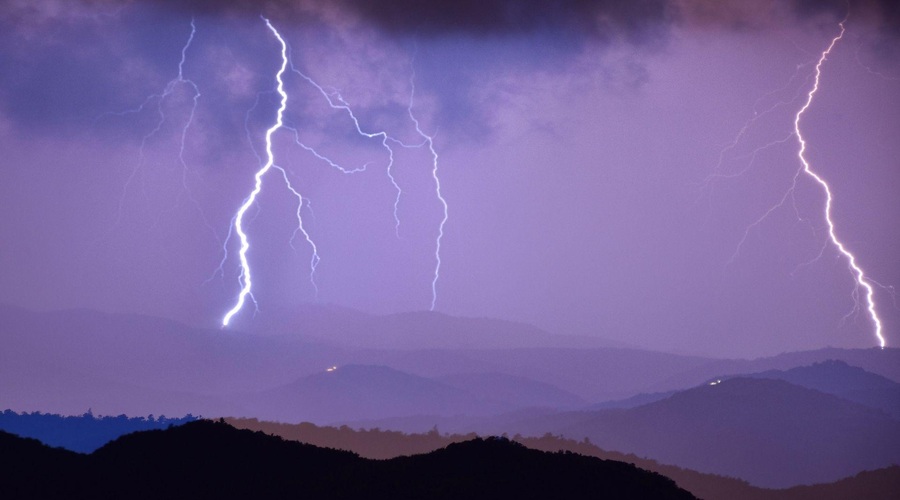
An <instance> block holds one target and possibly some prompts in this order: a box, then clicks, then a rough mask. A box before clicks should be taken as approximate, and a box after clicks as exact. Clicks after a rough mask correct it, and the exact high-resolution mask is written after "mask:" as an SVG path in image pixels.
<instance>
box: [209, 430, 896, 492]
mask: <svg viewBox="0 0 900 500" xmlns="http://www.w3.org/2000/svg"><path fill="white" fill-rule="evenodd" d="M226 421H227V422H228V423H229V424H231V425H233V426H235V427H237V428H240V429H250V430H254V431H263V432H265V433H267V434H274V435H277V436H280V437H283V438H284V439H289V440H293V441H300V442H304V443H310V444H315V445H316V446H322V447H328V448H338V449H343V450H349V451H353V452H355V453H359V454H360V455H361V456H363V457H367V458H378V459H387V458H393V457H397V456H400V455H413V454H422V453H427V452H430V451H433V450H436V449H439V448H443V447H445V446H447V445H449V444H451V443H457V442H462V441H469V440H472V439H474V438H475V437H477V436H476V435H475V434H474V433H469V434H441V433H440V432H439V431H438V430H437V429H436V428H435V429H432V430H431V431H429V432H427V433H423V434H403V433H401V432H397V431H382V430H377V429H369V430H364V429H360V430H354V429H351V428H349V427H346V426H343V427H340V428H337V427H319V426H316V425H313V424H310V423H302V424H281V423H274V422H260V421H258V420H256V419H226ZM512 439H513V440H514V441H516V442H519V443H522V444H524V445H525V446H526V447H528V448H532V449H536V450H542V451H550V452H556V451H571V452H575V453H578V454H581V455H587V456H592V457H597V458H602V459H605V460H615V461H620V462H626V463H633V464H635V465H636V466H638V467H640V468H641V469H645V470H649V471H652V472H656V473H659V474H662V475H664V476H666V477H669V478H671V479H673V480H675V482H676V483H677V484H678V486H680V487H682V488H684V489H686V490H688V491H690V492H691V493H693V494H694V495H696V496H697V497H699V498H703V499H706V500H769V499H781V500H801V499H803V500H805V499H813V498H816V499H833V500H838V499H841V500H856V499H860V498H865V499H869V500H878V499H883V500H888V499H890V500H893V499H894V498H896V492H897V491H900V489H898V487H897V486H898V482H900V467H897V466H894V467H891V468H887V469H879V470H877V471H866V472H862V473H860V474H858V475H857V476H854V477H851V478H846V479H842V480H840V481H837V482H835V483H829V484H819V485H815V486H811V487H808V486H804V487H795V488H789V489H786V490H773V489H766V488H759V487H755V486H751V485H750V484H749V483H747V482H746V481H743V480H740V479H735V478H731V477H726V476H719V475H714V474H705V473H701V472H697V471H694V470H690V469H684V468H681V467H676V466H673V465H665V464H660V463H658V462H656V461H654V460H649V459H645V458H640V457H638V456H636V455H631V454H624V453H619V452H614V451H606V450H603V449H601V448H598V447H597V446H595V445H593V444H592V443H590V442H589V441H586V440H578V441H576V440H573V439H566V438H562V437H559V436H554V435H552V434H549V433H548V434H544V435H543V436H540V437H523V436H521V435H516V436H514V437H513V438H512Z"/></svg>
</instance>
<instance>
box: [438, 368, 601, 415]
mask: <svg viewBox="0 0 900 500" xmlns="http://www.w3.org/2000/svg"><path fill="white" fill-rule="evenodd" d="M436 380H438V381H439V382H441V383H444V384H447V385H449V386H451V387H456V388H457V389H460V390H464V391H467V392H469V393H471V394H473V395H475V396H477V397H479V398H481V399H484V400H492V401H497V402H502V403H504V404H505V405H506V406H507V407H510V408H528V407H547V408H562V409H565V408H575V407H578V406H581V405H583V404H584V400H583V399H581V398H579V397H578V396H576V395H574V394H572V393H570V392H567V391H564V390H562V389H560V388H558V387H556V386H553V385H550V384H547V383H544V382H538V381H535V380H532V379H530V378H526V377H518V376H515V375H506V374H503V373H457V374H453V375H445V376H443V377H438V378H437V379H436Z"/></svg>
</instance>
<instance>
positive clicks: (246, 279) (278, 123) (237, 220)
mask: <svg viewBox="0 0 900 500" xmlns="http://www.w3.org/2000/svg"><path fill="white" fill-rule="evenodd" d="M263 20H264V21H265V22H266V26H267V27H268V28H269V30H270V31H271V32H272V34H273V35H275V38H277V39H278V43H280V44H281V66H280V67H279V68H278V72H277V73H276V74H275V81H276V82H277V85H276V91H277V92H278V95H280V96H281V101H280V103H279V105H278V111H277V112H276V118H275V123H274V124H273V125H272V126H271V127H269V128H268V130H266V162H265V164H263V166H262V167H261V168H260V169H259V170H257V171H256V175H254V180H255V182H254V187H253V190H252V191H251V192H250V194H249V195H248V196H247V198H245V199H244V203H243V204H242V205H241V206H240V208H238V211H237V213H236V214H235V216H234V224H233V226H232V228H233V230H234V234H237V236H238V238H239V239H240V242H241V246H240V250H238V258H239V259H240V263H241V274H240V281H241V291H240V292H239V293H238V297H237V301H236V303H235V304H234V307H232V308H231V309H230V310H229V311H228V312H226V313H225V316H223V317H222V327H226V326H228V323H229V322H230V321H231V318H232V317H233V316H234V315H235V314H237V312H238V311H240V310H241V308H243V307H244V302H245V301H246V300H247V297H250V299H251V300H254V299H253V295H252V294H251V289H252V287H253V280H252V276H251V272H250V262H249V261H248V260H247V252H248V251H249V250H250V240H249V239H248V237H247V233H245V232H244V226H243V222H244V215H245V214H246V213H247V210H249V209H250V207H251V206H253V204H254V203H255V202H256V197H257V196H258V195H259V193H260V192H261V191H262V185H263V177H265V175H266V174H267V173H268V172H269V170H272V169H273V168H275V169H277V170H281V172H282V174H283V176H284V179H285V182H286V184H287V186H288V189H289V190H290V191H291V192H292V193H293V194H294V195H295V196H297V198H298V199H299V200H300V207H302V201H303V197H302V196H301V195H300V194H299V193H298V192H297V191H295V190H294V188H293V187H292V186H291V184H290V181H288V178H287V175H286V174H285V173H284V170H283V169H281V168H280V167H276V166H275V153H274V152H273V151H272V135H274V134H275V132H276V131H277V130H278V129H280V128H281V127H282V126H283V124H284V110H285V109H287V100H288V95H287V92H285V90H284V80H283V78H282V77H283V76H284V72H285V71H287V67H288V57H287V43H286V42H285V41H284V38H282V37H281V34H280V33H279V32H278V30H276V29H275V27H274V26H272V23H270V22H269V20H268V19H266V18H263ZM300 207H298V209H297V221H298V224H299V228H300V230H301V231H302V232H303V234H304V235H306V239H307V241H309V242H310V243H312V240H311V239H310V238H309V235H308V234H307V233H306V231H305V230H303V221H302V218H301V217H300ZM312 259H313V260H312V263H313V271H314V270H315V264H317V263H318V254H317V252H316V247H315V245H313V257H312ZM254 302H255V300H254Z"/></svg>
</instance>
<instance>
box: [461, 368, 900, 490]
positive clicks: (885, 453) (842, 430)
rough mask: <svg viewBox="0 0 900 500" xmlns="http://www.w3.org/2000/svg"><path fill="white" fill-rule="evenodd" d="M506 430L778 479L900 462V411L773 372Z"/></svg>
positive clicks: (792, 481) (780, 482)
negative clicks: (584, 440) (898, 414)
mask: <svg viewBox="0 0 900 500" xmlns="http://www.w3.org/2000/svg"><path fill="white" fill-rule="evenodd" d="M504 429H505V430H506V431H507V432H511V433H512V432H519V433H522V434H526V435H540V434H541V433H544V432H553V433H560V434H563V435H565V436H569V437H573V438H576V439H580V438H581V437H588V438H589V439H590V440H591V442H593V443H595V444H596V445H597V446H600V447H601V448H604V449H610V450H617V451H623V452H629V453H635V454H637V455H641V456H646V457H651V458H653V459H655V460H658V461H660V462H663V463H669V464H675V465H678V466H681V467H687V468H691V469H695V470H698V471H702V472H710V473H715V474H721V475H727V476H733V477H739V478H742V479H746V480H748V481H750V482H751V483H753V484H755V485H759V486H765V487H773V488H779V487H789V486H794V485H797V484H812V483H824V482H831V481H835V480H838V479H840V478H843V477H847V476H849V475H852V474H856V473H857V472H860V471H863V470H870V469H877V468H882V467H886V466H889V465H893V464H900V422H898V421H897V420H894V419H892V418H890V417H889V416H888V415H887V414H885V413H884V412H881V411H878V410H874V409H871V408H868V407H865V406H862V405H860V404H857V403H853V402H850V401H846V400H843V399H840V398H837V397H835V396H833V395H830V394H824V393H822V392H819V391H815V390H811V389H806V388H803V387H799V386H796V385H792V384H790V383H787V382H785V381H782V380H771V379H753V378H733V379H728V380H723V381H722V382H721V383H718V384H715V385H704V386H700V387H696V388H694V389H689V390H686V391H682V392H679V393H676V394H674V395H673V396H671V397H669V398H668V399H664V400H661V401H657V402H655V403H650V404H647V405H644V406H640V407H636V408H631V409H626V410H603V411H594V412H569V413H560V414H556V415H551V416H545V417H542V418H536V419H532V420H525V421H523V420H520V421H517V422H510V423H508V424H507V425H505V426H504ZM475 430H478V431H483V432H491V431H492V430H491V429H475Z"/></svg>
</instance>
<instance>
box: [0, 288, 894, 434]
mask: <svg viewBox="0 0 900 500" xmlns="http://www.w3.org/2000/svg"><path fill="white" fill-rule="evenodd" d="M296 314H298V315H299V317H301V318H306V321H307V323H306V324H305V326H303V328H301V329H300V330H302V331H297V330H294V329H293V328H294V327H293V326H291V325H293V323H286V324H287V325H288V326H283V327H282V328H284V330H283V331H281V332H280V333H279V331H278V330H277V328H276V327H275V326H273V327H272V331H270V332H268V333H263V332H256V333H251V332H247V331H235V330H232V329H225V330H222V329H218V328H216V329H199V328H192V327H188V326H185V325H183V324H179V323H177V322H173V321H168V320H163V319H159V318H153V317H148V316H142V315H128V314H104V313H98V312H92V311H79V310H76V311H59V312H42V313H38V312H32V311H27V310H24V309H20V308H15V307H9V306H0V401H2V402H3V403H4V406H5V407H8V408H10V409H13V410H17V411H34V410H40V411H44V412H54V413H61V414H73V415H81V414H82V413H84V412H85V411H87V409H88V408H92V409H93V411H94V412H95V413H97V414H98V415H101V414H102V415H119V414H130V415H146V414H150V413H155V414H160V413H164V414H167V415H183V414H187V413H192V414H195V415H205V416H229V415H240V416H263V415H262V414H256V415H255V414H254V411H256V408H257V407H258V406H257V403H259V401H258V400H257V399H255V396H254V397H251V396H253V395H256V394H259V393H261V392H265V391H273V390H276V388H279V387H284V386H286V385H288V384H292V383H295V382H297V381H298V380H301V379H303V378H304V377H308V376H312V375H316V374H322V373H323V372H324V371H325V370H326V369H327V368H328V367H330V366H339V367H345V366H348V365H371V366H383V367H388V368H391V369H393V370H396V371H398V372H404V373H405V374H407V375H409V376H414V377H420V378H428V379H440V378H441V377H458V380H457V381H455V382H454V380H453V379H452V378H448V379H445V380H443V381H440V380H432V382H434V383H438V384H441V385H442V386H444V387H443V388H442V389H441V390H442V391H445V392H446V391H447V390H448V389H457V390H461V391H464V392H466V393H467V394H468V395H467V396H466V397H464V398H462V399H457V400H456V401H458V402H459V403H460V404H464V405H468V406H462V407H460V408H459V409H458V410H457V411H458V413H460V414H461V413H468V412H470V411H475V410H474V409H473V408H477V409H478V413H483V412H484V411H487V410H486V409H487V408H495V409H496V411H498V412H499V411H514V410H516V409H520V408H523V407H528V406H532V405H537V406H554V407H557V408H567V407H570V401H571V402H574V399H572V398H571V397H570V396H574V398H577V399H581V400H584V401H585V402H587V403H596V402H602V401H611V400H622V399H625V398H630V397H632V396H634V395H636V394H640V393H648V394H649V393H656V392H668V391H673V390H679V389H683V388H685V387H692V386H695V385H697V384H700V383H703V382H704V381H706V380H708V379H709V378H710V377H720V376H728V375H734V374H739V373H749V372H754V371H763V370H772V369H778V370H785V369H790V368H794V367H795V366H798V365H797V364H791V363H794V362H796V361H803V362H804V363H805V364H810V363H812V362H817V361H824V360H825V359H831V358H833V359H841V360H844V361H846V362H847V363H849V364H851V365H853V366H859V367H862V368H864V369H865V370H867V371H870V372H872V373H879V374H882V375H883V376H886V377H887V378H891V376H890V375H889V374H890V373H893V372H896V371H897V368H896V367H897V366H900V350H898V349H884V350H881V349H875V350H871V349H859V350H841V349H829V350H821V351H812V352H808V353H792V354H785V355H782V356H778V357H775V358H765V359H759V360H752V361H750V360H716V359H709V358H703V357H699V356H682V355H674V354H667V353H659V352H651V351H643V350H638V349H623V348H600V347H590V348H574V347H548V346H552V345H554V344H553V342H556V341H559V342H562V344H561V345H564V344H565V343H566V342H568V341H567V340H565V338H564V337H557V336H554V335H550V334H547V333H545V332H542V331H540V330H538V329H534V328H531V327H528V326H527V325H522V324H518V323H513V322H505V321H496V320H490V319H483V318H482V319H473V318H453V317H450V316H446V315H441V314H433V313H427V314H426V313H422V314H419V313H408V314H399V315H392V316H384V317H379V316H371V315H366V314H362V313H358V312H354V311H346V310H343V309H336V308H329V307H324V308H314V307H308V308H305V309H302V310H299V311H297V312H296ZM266 317H267V318H268V316H266ZM267 321H268V320H267ZM301 324H303V323H302V322H301ZM317 325H318V326H317ZM254 328H255V327H254ZM342 339H343V340H342ZM348 339H349V340H348ZM354 339H356V340H354ZM360 339H362V340H360ZM345 340H346V342H345V343H344V345H338V343H341V342H344V341H345ZM357 340H359V342H357ZM570 340H571V339H570ZM582 340H583V339H582ZM579 342H580V341H579ZM367 343H368V344H367ZM379 344H383V345H387V346H393V347H395V348H390V349H388V348H386V347H380V348H373V347H359V346H360V345H369V346H372V345H379ZM536 344H542V345H543V344H546V345H548V346H545V347H513V346H519V345H524V346H528V345H536ZM351 345H356V346H357V347H351ZM416 346H420V347H422V348H416ZM435 346H442V347H440V348H438V347H435ZM450 346H481V347H478V348H474V347H471V348H465V349H462V348H457V347H450ZM487 346H506V347H502V348H500V347H493V348H486V347H487ZM886 373H887V374H888V375H885V374H886ZM514 380H517V382H513V381H514ZM891 380H895V379H893V378H891ZM895 381H896V380H895ZM362 383H365V381H363V382H362ZM386 383H390V382H386ZM465 385H469V387H464V386H465ZM348 387H349V386H348ZM410 387H413V386H410ZM397 388H398V389H400V390H406V389H405V386H404V385H403V384H400V385H398V386H397ZM373 389H374V390H378V388H373ZM384 391H385V389H381V393H382V394H383V393H384ZM448 394H449V393H448ZM288 396H289V397H288V398H287V400H288V401H295V402H297V403H299V402H301V401H303V405H304V406H303V408H301V411H299V412H298V411H297V410H296V409H290V408H285V407H284V406H283V405H282V406H281V408H282V409H286V410H290V412H291V413H288V414H286V415H287V416H288V417H289V416H290V415H301V414H302V412H308V413H307V414H309V415H312V416H314V417H321V416H331V415H329V414H328V413H327V411H330V410H327V411H326V410H319V409H317V408H316V406H317V405H319V402H318V401H310V400H306V401H304V400H302V398H301V399H298V396H296V395H288ZM330 397H331V398H332V400H334V399H335V398H339V397H340V396H338V395H335V394H332V395H331V396H330ZM448 397H449V396H448ZM460 397H462V396H460ZM401 400H403V401H409V402H411V401H418V402H420V403H421V405H419V406H415V405H412V404H408V405H398V406H397V409H404V411H407V412H408V413H405V414H400V413H398V412H396V411H395V412H393V413H392V414H391V415H388V414H387V413H385V412H381V411H378V412H376V413H375V414H359V415H354V416H352V417H350V418H348V419H347V421H350V420H361V419H372V418H376V417H377V418H381V417H384V418H387V417H389V416H402V417H412V416H417V415H425V414H428V413H430V412H432V411H439V413H438V414H439V415H446V414H448V413H447V411H449V410H447V406H446V405H445V406H443V407H441V406H440V405H437V406H436V405H434V404H432V403H431V402H429V401H428V400H426V399H423V398H419V399H416V398H414V397H413V398H411V399H410V398H407V399H402V398H401ZM321 401H323V402H325V401H331V400H329V399H328V398H324V399H322V400H321ZM447 401H449V399H448V400H447ZM472 401H475V403H472ZM488 403H489V404H488ZM631 403H634V401H632V402H631ZM335 404H337V403H335ZM373 405H374V403H373ZM373 405H370V406H369V407H370V408H375V406H373ZM473 405H474V406H473ZM491 405H493V406H491ZM263 406H264V407H265V406H267V404H266V405H263ZM344 407H346V408H351V407H352V406H347V405H345V406H344ZM357 407H358V408H365V406H362V405H357ZM316 412H318V413H316ZM266 416H267V417H270V418H274V417H278V418H288V417H284V416H282V415H278V414H274V413H267V414H266ZM342 418H343V417H342ZM319 421H320V422H321V420H319ZM431 425H433V423H432V424H430V425H429V426H428V427H427V428H430V426H431Z"/></svg>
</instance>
